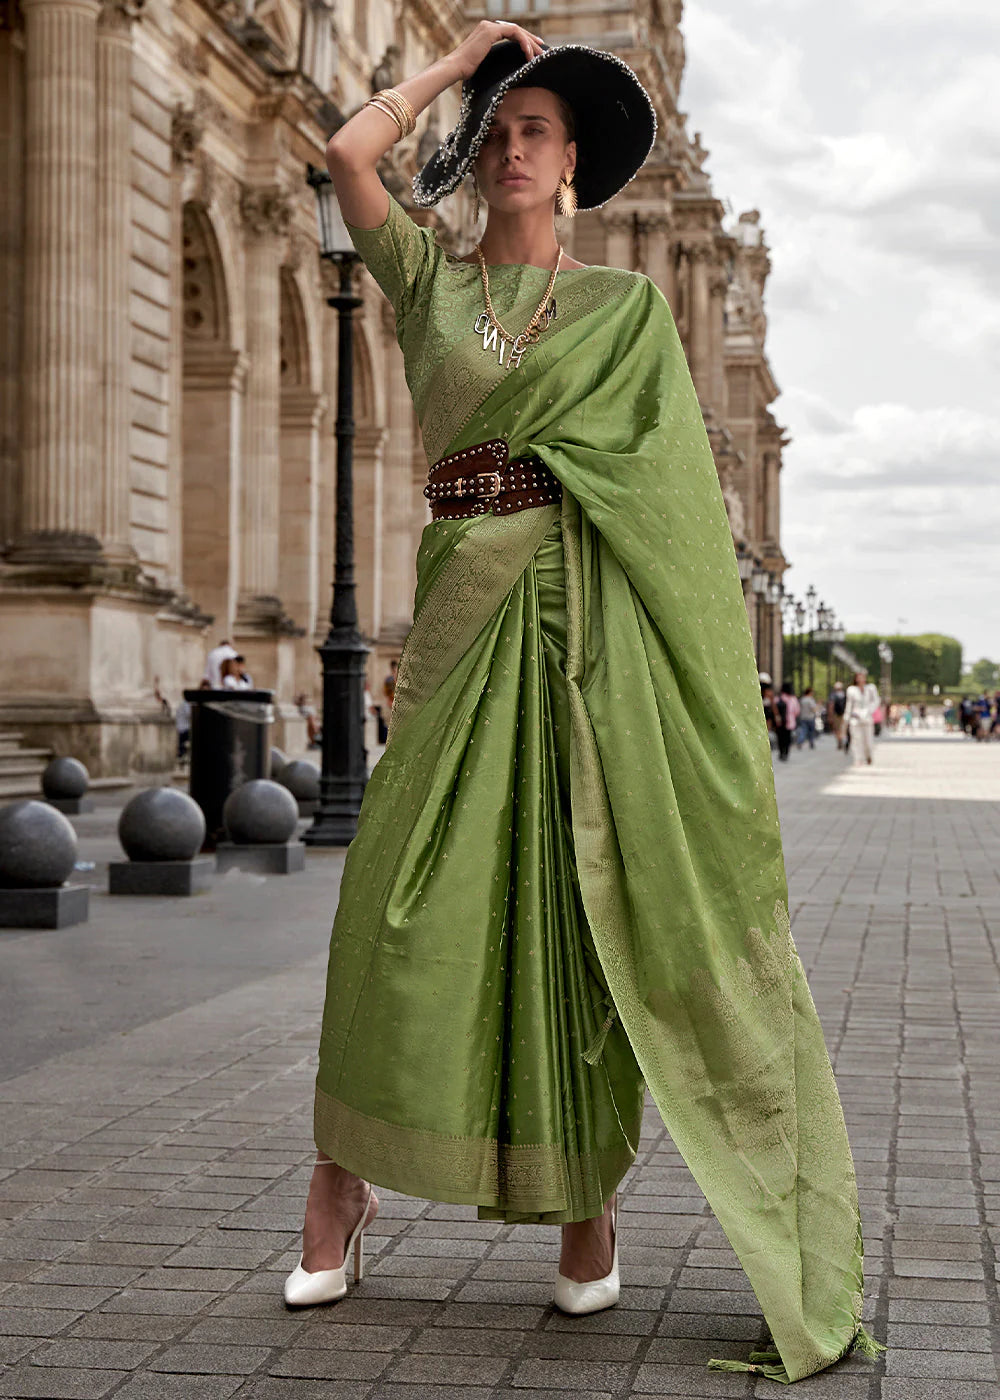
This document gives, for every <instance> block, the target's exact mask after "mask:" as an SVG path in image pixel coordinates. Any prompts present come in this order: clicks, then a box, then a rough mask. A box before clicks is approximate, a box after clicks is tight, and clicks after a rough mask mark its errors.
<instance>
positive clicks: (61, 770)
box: [42, 758, 90, 797]
mask: <svg viewBox="0 0 1000 1400" xmlns="http://www.w3.org/2000/svg"><path fill="white" fill-rule="evenodd" d="M89 786H90V774H89V773H88V772H87V770H86V768H85V767H84V766H83V764H82V763H81V762H80V760H79V759H77V758H54V759H53V760H52V762H51V763H50V764H49V766H48V767H47V768H46V770H45V772H44V773H43V774H42V792H44V793H45V796H46V797H82V796H83V794H84V793H85V792H86V791H87V788H88V787H89Z"/></svg>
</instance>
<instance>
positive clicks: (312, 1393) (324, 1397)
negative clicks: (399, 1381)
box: [237, 1376, 455, 1400]
mask: <svg viewBox="0 0 1000 1400" xmlns="http://www.w3.org/2000/svg"><path fill="white" fill-rule="evenodd" d="M374 1394H375V1392H374V1390H373V1389H372V1386H371V1383H370V1382H367V1381H344V1380H338V1381H337V1389H336V1392H335V1393H332V1394H331V1390H330V1383H329V1381H308V1380H299V1379H290V1380H282V1379H281V1378H280V1377H277V1376H266V1377H263V1378H262V1379H260V1380H249V1381H247V1382H246V1384H245V1385H244V1386H243V1388H242V1389H241V1390H240V1391H239V1392H238V1395H237V1400H365V1397H366V1396H370V1395H374ZM409 1400H414V1397H413V1395H412V1393H410V1396H409ZM451 1400H455V1395H454V1392H452V1397H451Z"/></svg>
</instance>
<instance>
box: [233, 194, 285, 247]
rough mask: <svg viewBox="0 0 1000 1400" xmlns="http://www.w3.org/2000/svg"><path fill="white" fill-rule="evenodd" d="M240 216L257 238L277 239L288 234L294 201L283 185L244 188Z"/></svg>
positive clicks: (248, 229) (245, 225)
mask: <svg viewBox="0 0 1000 1400" xmlns="http://www.w3.org/2000/svg"><path fill="white" fill-rule="evenodd" d="M240 214H241V216H242V218H243V224H244V227H245V228H246V229H247V231H248V232H249V233H252V234H253V235H254V236H255V237H257V238H277V237H280V236H281V235H282V234H285V233H287V232H288V229H289V226H290V224H291V222H292V201H291V199H290V198H289V196H288V192H287V191H286V190H285V189H284V188H283V186H281V185H265V186H247V185H245V186H244V187H243V192H242V194H241V196H240Z"/></svg>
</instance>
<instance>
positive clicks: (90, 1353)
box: [31, 1337, 157, 1371]
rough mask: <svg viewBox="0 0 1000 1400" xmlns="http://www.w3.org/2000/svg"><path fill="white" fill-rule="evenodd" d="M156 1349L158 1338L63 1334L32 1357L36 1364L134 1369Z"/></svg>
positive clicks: (118, 1369)
mask: <svg viewBox="0 0 1000 1400" xmlns="http://www.w3.org/2000/svg"><path fill="white" fill-rule="evenodd" d="M156 1349H157V1343H156V1342H138V1341H110V1340H108V1339H107V1338H101V1339H100V1340H94V1339H89V1340H88V1339H86V1338H83V1337H60V1338H59V1340H58V1341H55V1342H49V1343H48V1344H47V1345H45V1346H44V1347H42V1348H41V1349H40V1350H39V1351H38V1352H36V1353H35V1355H34V1356H33V1357H32V1358H31V1359H32V1361H33V1362H34V1363H35V1365H36V1366H73V1367H80V1368H86V1367H92V1368H95V1369H96V1368H98V1367H102V1366H103V1367H105V1368H107V1369H114V1370H116V1371H134V1370H135V1369H136V1367H137V1366H141V1365H142V1363H143V1362H144V1361H145V1360H146V1358H147V1357H149V1356H151V1355H152V1354H153V1352H154V1351H156Z"/></svg>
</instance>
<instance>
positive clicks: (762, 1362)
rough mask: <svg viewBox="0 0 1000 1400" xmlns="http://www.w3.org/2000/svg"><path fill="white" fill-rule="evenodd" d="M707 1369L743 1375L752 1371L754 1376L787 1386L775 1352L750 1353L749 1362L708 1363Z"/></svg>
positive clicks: (785, 1372) (786, 1376) (786, 1375)
mask: <svg viewBox="0 0 1000 1400" xmlns="http://www.w3.org/2000/svg"><path fill="white" fill-rule="evenodd" d="M708 1369H709V1370H710V1371H737V1372H741V1373H744V1374H745V1373H746V1372H747V1371H753V1372H754V1374H755V1375H758V1376H765V1377H766V1378H767V1379H768V1380H769V1381H778V1382H780V1383H781V1384H782V1385H788V1372H787V1371H786V1370H785V1367H784V1365H783V1363H782V1360H781V1357H780V1355H779V1354H778V1352H776V1351H752V1352H751V1353H750V1360H749V1361H718V1360H716V1361H710V1362H709V1363H708Z"/></svg>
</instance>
